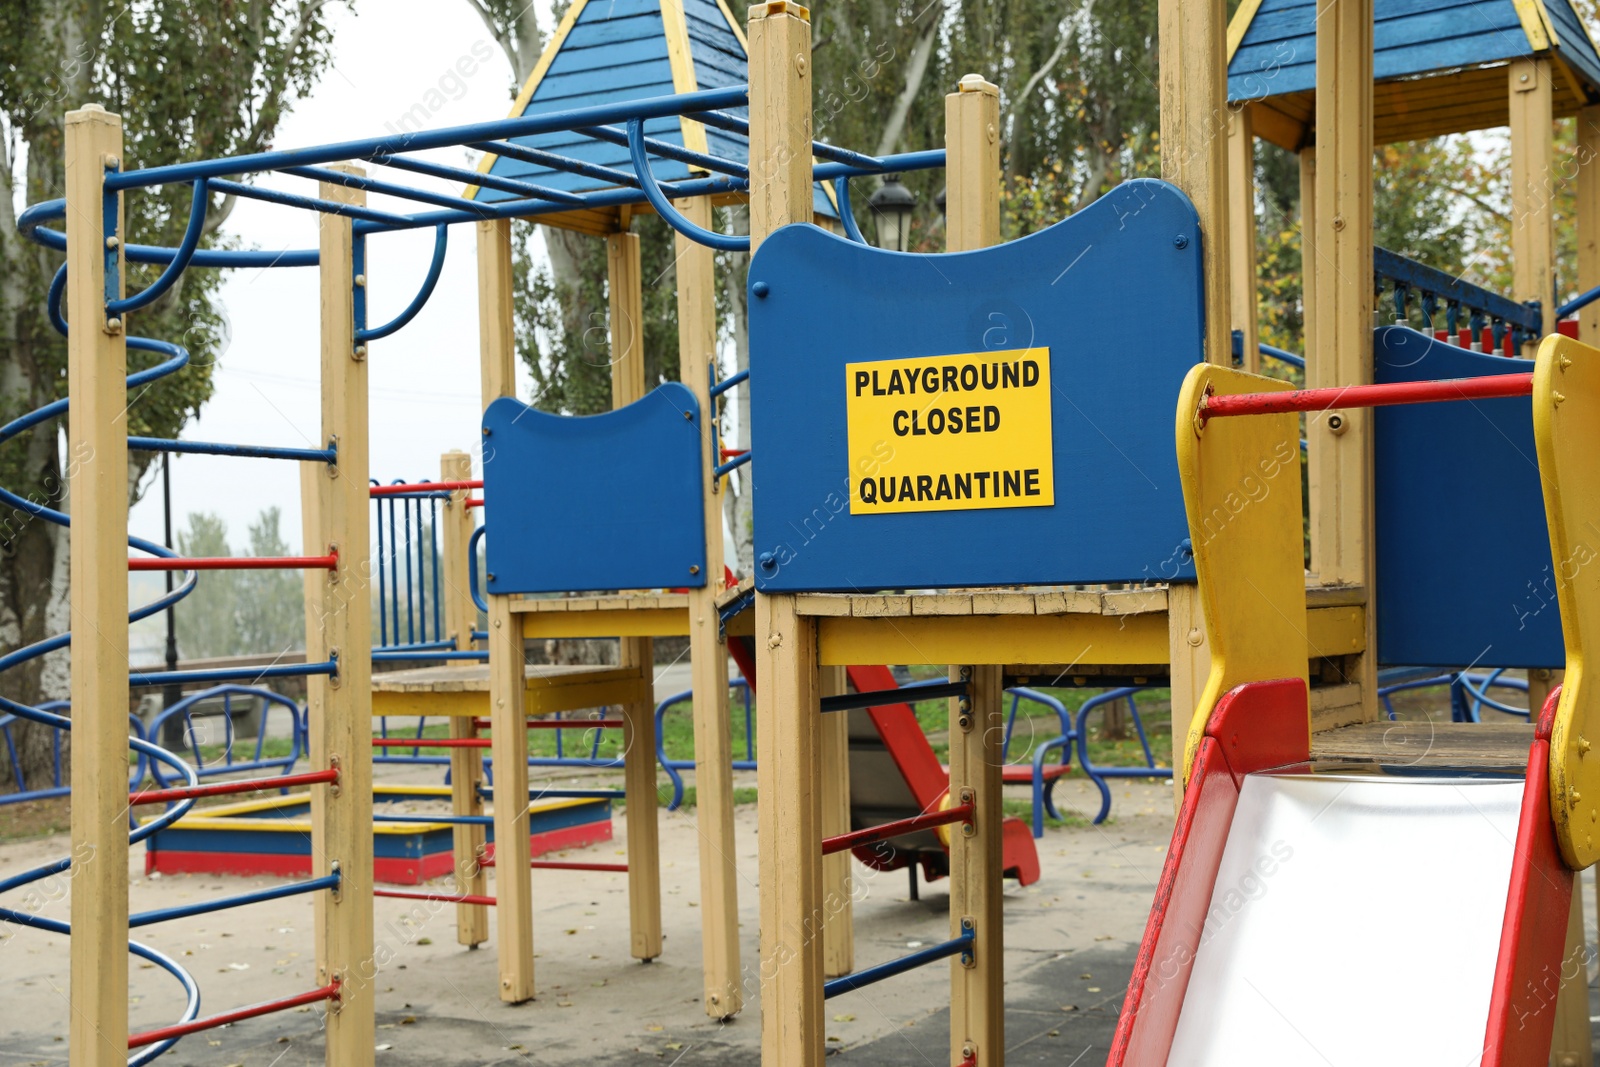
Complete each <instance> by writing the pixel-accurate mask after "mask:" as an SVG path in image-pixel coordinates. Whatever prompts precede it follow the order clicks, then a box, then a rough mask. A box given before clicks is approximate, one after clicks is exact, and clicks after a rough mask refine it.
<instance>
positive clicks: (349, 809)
mask: <svg viewBox="0 0 1600 1067" xmlns="http://www.w3.org/2000/svg"><path fill="white" fill-rule="evenodd" d="M339 169H342V170H344V171H345V173H349V174H361V173H363V171H362V170H361V168H359V167H341V168H339ZM319 195H320V196H321V197H322V199H324V200H328V201H332V202H334V203H347V204H364V203H365V202H366V194H365V193H363V192H362V191H361V190H359V189H352V188H349V187H347V186H344V185H340V184H338V183H336V182H323V183H321V186H320V191H319ZM318 221H319V225H318V227H317V232H318V234H319V235H320V238H319V255H320V263H321V274H322V437H323V440H325V441H332V442H335V444H336V446H337V448H338V450H339V459H338V462H337V463H336V464H334V465H331V466H318V467H315V468H313V469H314V470H316V472H317V474H318V508H319V517H320V521H321V526H322V536H323V543H322V544H320V545H316V546H315V547H309V546H308V550H309V551H311V552H312V553H313V554H317V553H322V552H327V551H330V550H332V551H337V552H338V554H339V565H338V567H337V568H336V569H335V570H332V571H329V572H328V575H327V581H326V583H325V584H324V585H323V588H322V598H321V604H320V607H319V611H318V620H317V629H318V630H319V631H320V633H319V638H318V639H319V640H320V642H321V644H322V647H323V649H324V650H325V654H326V655H328V656H330V657H336V658H337V659H338V661H339V666H338V674H337V675H335V676H333V677H331V678H330V677H327V676H314V677H312V678H310V679H308V688H320V689H321V691H322V699H321V700H320V701H319V702H318V703H319V704H320V707H321V711H322V714H321V715H313V716H311V717H310V718H309V719H308V726H309V733H310V737H311V763H312V765H313V766H315V767H324V766H332V767H336V768H337V769H338V771H339V782H338V784H337V787H334V786H324V787H321V788H314V789H312V791H311V854H312V872H313V874H315V875H318V876H322V875H326V874H329V873H331V872H332V870H333V869H334V868H335V865H337V869H338V871H339V878H340V888H339V892H338V893H337V894H331V893H321V894H318V896H317V900H318V902H319V903H320V904H321V905H322V906H321V909H320V915H319V918H320V920H321V922H320V924H319V925H320V927H321V939H320V944H319V948H320V949H321V951H319V952H318V954H317V965H318V981H319V982H330V981H333V980H335V979H338V980H340V981H341V983H342V988H341V996H340V1003H339V1006H338V1010H336V1011H329V1012H328V1020H327V1031H326V1033H327V1058H328V1063H329V1064H330V1067H331V1065H335V1064H337V1065H340V1067H351V1065H353V1067H360V1065H361V1064H371V1063H372V1062H373V1035H374V1034H375V1032H376V1029H375V1028H376V1022H375V1019H374V1010H373V993H374V989H373V979H374V978H375V977H376V971H375V966H374V962H375V961H374V959H373V931H372V658H371V654H370V650H371V647H372V601H371V587H370V575H371V573H372V568H371V561H370V559H369V552H370V549H369V547H368V546H369V544H370V526H371V523H370V510H371V498H370V496H369V494H368V492H367V476H368V438H367V362H366V352H365V350H364V349H363V350H359V351H358V349H357V347H356V343H355V315H354V303H353V293H354V285H355V239H354V238H353V236H352V233H351V223H350V219H349V218H348V217H340V216H338V215H323V216H322V217H321V218H320V219H319V220H318ZM308 638H309V632H308Z"/></svg>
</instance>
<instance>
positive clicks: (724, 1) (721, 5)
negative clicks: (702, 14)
mask: <svg viewBox="0 0 1600 1067" xmlns="http://www.w3.org/2000/svg"><path fill="white" fill-rule="evenodd" d="M717 8H718V10H720V11H721V12H722V17H723V18H725V19H727V20H728V28H729V29H730V30H732V31H733V35H734V36H735V37H737V38H739V47H740V48H743V49H744V54H745V58H746V59H749V58H750V42H749V41H748V40H746V39H745V35H744V24H743V23H741V22H740V21H739V20H738V19H736V18H734V17H733V12H732V11H730V10H728V0H717Z"/></svg>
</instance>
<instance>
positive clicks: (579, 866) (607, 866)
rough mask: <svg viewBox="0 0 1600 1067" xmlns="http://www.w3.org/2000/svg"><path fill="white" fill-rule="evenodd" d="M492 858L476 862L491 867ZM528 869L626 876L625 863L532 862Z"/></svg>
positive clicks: (487, 857) (626, 868)
mask: <svg viewBox="0 0 1600 1067" xmlns="http://www.w3.org/2000/svg"><path fill="white" fill-rule="evenodd" d="M494 865H495V864H494V857H493V856H486V857H484V858H483V859H481V860H479V861H478V866H479V867H493V866H494ZM528 867H529V869H531V870H535V871H618V872H621V873H624V874H626V873H627V870H628V865H627V864H626V863H564V862H562V861H560V860H534V861H533V862H532V863H530V864H528Z"/></svg>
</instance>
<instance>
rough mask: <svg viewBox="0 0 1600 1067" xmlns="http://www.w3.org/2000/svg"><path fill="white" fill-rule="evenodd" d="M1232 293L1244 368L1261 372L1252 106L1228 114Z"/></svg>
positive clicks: (1251, 371) (1230, 289)
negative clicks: (1257, 302)
mask: <svg viewBox="0 0 1600 1067" xmlns="http://www.w3.org/2000/svg"><path fill="white" fill-rule="evenodd" d="M1228 195H1229V198H1230V202H1229V204H1228V226H1229V234H1228V253H1229V256H1230V257H1231V258H1230V259H1229V261H1228V294H1229V303H1230V304H1231V305H1232V307H1233V328H1234V329H1235V330H1237V331H1239V333H1240V334H1242V335H1243V337H1244V347H1243V357H1244V362H1243V364H1242V366H1243V367H1244V369H1245V370H1247V371H1249V372H1250V373H1251V374H1260V373H1261V349H1260V348H1259V347H1257V346H1258V342H1259V340H1260V338H1259V336H1258V335H1257V330H1256V134H1255V123H1254V122H1253V121H1252V112H1251V110H1250V105H1248V104H1246V105H1245V106H1243V107H1241V108H1239V109H1238V110H1237V111H1229V112H1228Z"/></svg>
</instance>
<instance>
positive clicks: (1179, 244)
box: [1172, 233, 1189, 252]
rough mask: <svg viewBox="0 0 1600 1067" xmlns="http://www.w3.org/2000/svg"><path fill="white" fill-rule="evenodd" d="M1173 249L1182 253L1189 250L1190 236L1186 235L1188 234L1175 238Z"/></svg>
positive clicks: (1181, 234)
mask: <svg viewBox="0 0 1600 1067" xmlns="http://www.w3.org/2000/svg"><path fill="white" fill-rule="evenodd" d="M1172 247H1173V248H1176V249H1178V250H1179V251H1180V252H1181V251H1183V250H1184V249H1185V248H1188V247H1189V235H1188V234H1186V233H1180V234H1178V236H1176V237H1174V238H1173V239H1172Z"/></svg>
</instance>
